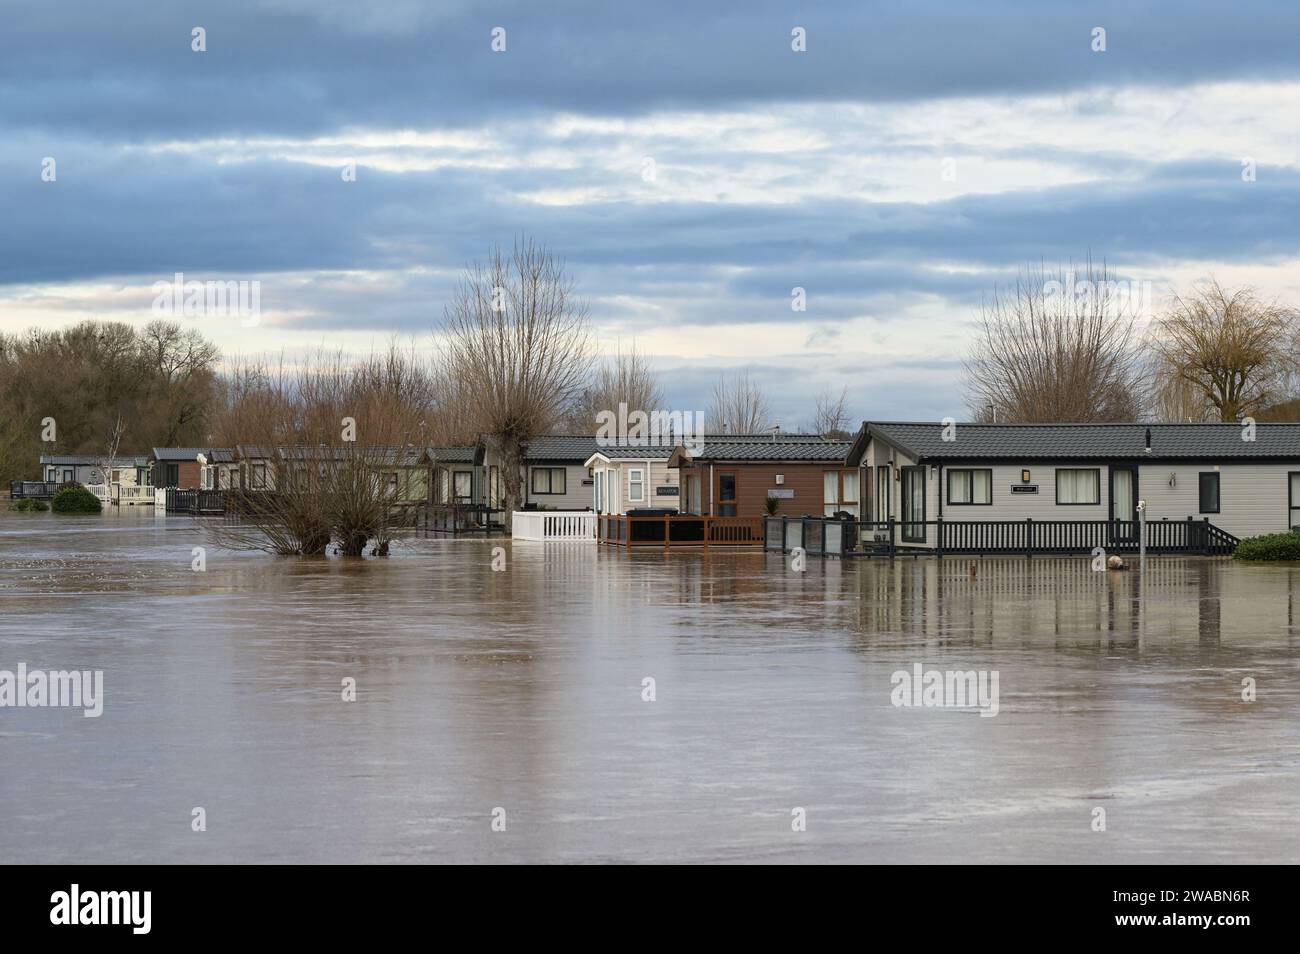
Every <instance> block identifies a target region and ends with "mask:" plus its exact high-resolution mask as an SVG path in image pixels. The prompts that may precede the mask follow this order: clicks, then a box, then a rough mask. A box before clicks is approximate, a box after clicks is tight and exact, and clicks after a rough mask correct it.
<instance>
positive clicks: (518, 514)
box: [510, 510, 596, 543]
mask: <svg viewBox="0 0 1300 954" xmlns="http://www.w3.org/2000/svg"><path fill="white" fill-rule="evenodd" d="M510 533H511V536H512V537H514V539H516V540H536V541H538V542H541V543H566V542H580V541H587V542H591V543H594V542H595V540H596V515H595V514H594V513H591V512H589V511H586V510H516V511H515V512H514V513H513V514H512V515H511V519H510Z"/></svg>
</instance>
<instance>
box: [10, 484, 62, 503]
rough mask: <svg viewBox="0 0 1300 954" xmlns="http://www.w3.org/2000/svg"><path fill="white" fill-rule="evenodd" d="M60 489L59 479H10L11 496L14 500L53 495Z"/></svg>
mask: <svg viewBox="0 0 1300 954" xmlns="http://www.w3.org/2000/svg"><path fill="white" fill-rule="evenodd" d="M58 489H59V481H57V480H11V481H9V496H10V498H12V499H13V500H21V499H23V498H24V497H41V498H47V497H53V496H54V492H55V491H56V490H58Z"/></svg>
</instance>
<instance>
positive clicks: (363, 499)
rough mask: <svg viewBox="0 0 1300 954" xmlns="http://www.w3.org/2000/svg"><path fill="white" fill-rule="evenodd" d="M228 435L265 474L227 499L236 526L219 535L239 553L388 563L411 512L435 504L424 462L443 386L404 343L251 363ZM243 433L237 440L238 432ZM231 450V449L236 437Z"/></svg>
mask: <svg viewBox="0 0 1300 954" xmlns="http://www.w3.org/2000/svg"><path fill="white" fill-rule="evenodd" d="M228 386H229V387H230V388H231V392H230V397H229V401H230V402H231V403H230V405H229V406H228V407H227V410H226V415H227V421H226V422H224V423H223V424H222V427H223V431H222V433H223V434H232V433H233V434H235V440H238V442H239V443H241V444H246V445H249V446H250V448H251V449H250V457H253V458H255V459H256V460H257V461H258V463H257V466H258V467H259V468H261V469H262V471H261V472H260V473H262V476H261V477H260V478H259V479H258V480H257V481H252V480H246V481H245V482H244V485H243V486H242V487H240V488H236V489H234V490H232V491H231V492H230V494H229V497H228V510H230V511H232V512H233V513H234V514H236V515H237V516H238V521H237V522H235V523H232V524H227V525H223V526H221V527H218V528H215V530H214V533H215V534H216V537H217V539H218V541H219V542H220V543H221V544H222V545H224V546H227V547H231V548H234V549H260V550H266V551H269V552H272V553H280V554H299V555H319V554H322V553H324V552H326V550H327V549H328V548H329V547H330V546H331V544H334V545H336V546H337V548H338V550H339V552H340V553H342V554H343V555H345V556H360V555H361V554H362V552H363V551H364V550H365V548H366V546H367V545H371V546H372V548H373V552H375V553H376V554H379V555H383V554H386V553H387V552H388V546H389V543H390V542H391V541H392V540H393V539H394V538H395V537H396V536H397V535H399V534H400V533H402V532H404V531H405V530H406V529H408V528H409V526H410V524H411V520H412V518H413V516H414V512H413V508H412V507H411V506H409V505H410V504H411V503H414V502H416V501H419V500H425V499H427V496H428V485H427V473H426V472H425V471H424V470H423V468H422V467H421V466H420V465H419V460H420V458H421V457H422V455H423V453H424V450H425V447H424V443H423V441H424V433H423V432H424V431H425V430H426V428H427V424H428V418H429V416H430V414H431V409H432V408H433V396H434V386H435V384H434V378H433V375H432V374H431V372H430V371H429V369H428V368H427V367H426V366H425V365H424V364H423V363H422V362H421V361H420V359H419V358H418V356H417V355H416V354H415V352H414V350H413V349H409V350H408V349H403V348H401V347H399V346H398V345H397V343H396V342H394V343H390V345H389V347H388V349H387V350H386V351H384V352H381V353H377V354H371V355H369V356H367V357H365V358H362V359H352V358H349V357H348V356H347V355H346V354H344V353H342V352H335V353H325V352H321V353H318V354H316V355H309V356H308V357H306V358H304V359H303V360H302V361H301V362H300V363H298V364H296V365H290V364H288V363H287V362H286V361H285V360H284V359H283V358H282V359H281V360H280V362H279V364H277V365H271V364H267V363H261V364H258V363H253V362H246V363H242V364H241V365H240V366H239V368H238V369H237V373H236V374H234V375H233V376H232V377H231V379H230V381H229V382H228ZM235 426H237V427H238V428H239V431H238V432H237V433H236V432H235V430H234V428H235ZM232 443H233V441H232Z"/></svg>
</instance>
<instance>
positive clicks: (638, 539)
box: [596, 512, 763, 548]
mask: <svg viewBox="0 0 1300 954" xmlns="http://www.w3.org/2000/svg"><path fill="white" fill-rule="evenodd" d="M596 539H597V540H598V541H599V542H600V543H609V544H613V545H615V546H622V547H665V548H668V547H681V546H686V547H699V546H703V547H760V546H762V545H763V518H762V517H704V516H699V515H697V514H686V513H677V514H655V513H651V514H638V513H635V512H634V513H629V514H600V516H599V518H598V523H597V537H596Z"/></svg>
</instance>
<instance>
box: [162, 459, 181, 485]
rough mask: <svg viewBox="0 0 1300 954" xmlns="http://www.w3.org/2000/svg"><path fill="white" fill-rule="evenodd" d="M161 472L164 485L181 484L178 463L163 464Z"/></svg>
mask: <svg viewBox="0 0 1300 954" xmlns="http://www.w3.org/2000/svg"><path fill="white" fill-rule="evenodd" d="M163 474H164V480H163V486H164V487H179V486H180V485H181V465H180V464H164V465H163Z"/></svg>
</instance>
